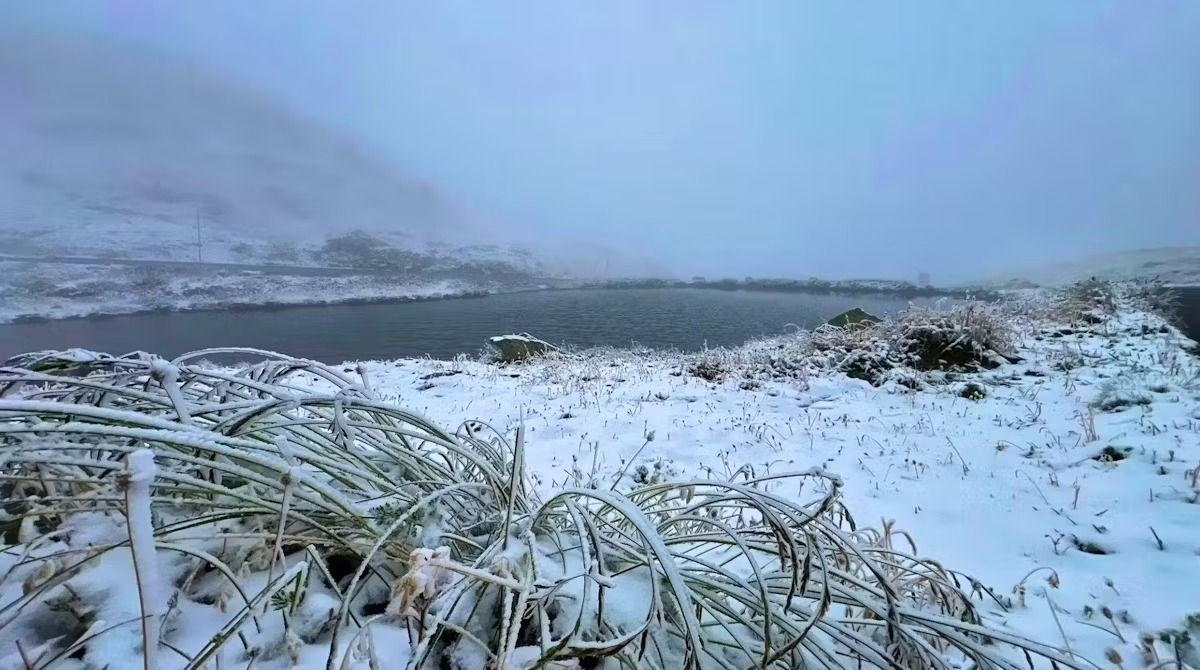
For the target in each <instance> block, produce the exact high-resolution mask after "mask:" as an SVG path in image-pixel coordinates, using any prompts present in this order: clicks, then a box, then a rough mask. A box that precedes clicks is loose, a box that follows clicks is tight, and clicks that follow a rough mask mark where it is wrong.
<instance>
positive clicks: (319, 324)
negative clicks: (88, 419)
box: [0, 288, 1200, 363]
mask: <svg viewBox="0 0 1200 670" xmlns="http://www.w3.org/2000/svg"><path fill="white" fill-rule="evenodd" d="M1180 296H1181V298H1182V317H1183V319H1184V320H1185V321H1186V324H1187V328H1188V331H1189V332H1190V334H1191V336H1192V337H1193V338H1197V337H1200V332H1197V331H1200V288H1194V289H1181V290H1180ZM935 301H936V299H929V298H919V299H915V300H912V301H910V300H907V299H904V298H900V297H896V296H888V295H859V296H850V295H824V294H807V293H771V292H757V291H754V292H747V291H720V290H705V289H619V290H572V291H543V292H533V293H514V294H507V295H494V296H487V297H483V298H465V299H455V300H439V301H431V302H414V303H385V304H366V305H364V304H358V305H329V306H320V307H286V308H270V309H250V310H237V311H201V312H178V313H155V314H135V315H128V316H114V317H105V318H92V319H72V320H65V321H44V322H39V323H23V324H11V325H0V360H3V359H5V358H8V357H9V356H12V355H14V354H18V353H22V352H26V351H36V350H42V349H64V348H68V347H83V348H87V349H93V350H97V351H105V352H109V353H114V354H121V353H126V352H129V351H134V350H138V349H141V350H144V351H150V352H154V353H157V354H160V355H163V356H176V355H178V354H181V353H184V352H187V351H192V350H195V349H203V348H208V347H218V346H243V347H255V348H260V349H269V350H273V351H280V352H283V353H287V354H291V355H293V356H301V357H305V358H312V359H316V360H320V361H325V362H329V363H340V362H342V361H346V360H355V359H375V358H400V357H420V356H431V357H434V358H450V357H453V356H454V355H455V354H460V353H468V354H470V353H475V352H478V351H479V350H480V349H482V348H483V347H484V346H485V342H486V340H487V338H488V337H489V336H492V335H502V334H506V333H513V332H521V331H528V332H530V333H533V334H534V335H537V336H539V337H542V338H544V339H546V340H549V341H551V342H554V343H556V344H562V345H568V346H572V347H593V346H600V345H611V346H628V345H631V344H639V345H643V346H649V347H655V348H662V349H681V350H692V351H694V350H698V349H702V348H704V346H706V345H708V346H716V345H734V344H740V343H742V342H745V341H746V340H748V339H752V338H755V337H759V336H762V335H771V334H777V333H780V332H783V331H784V330H786V329H787V328H788V324H795V325H797V326H800V327H805V328H811V327H813V326H816V325H819V324H820V323H822V322H824V321H825V320H827V319H829V317H831V316H833V315H835V314H838V313H840V312H843V311H845V310H847V309H849V308H851V307H856V306H858V307H862V308H863V309H865V310H867V311H868V312H871V313H873V314H878V315H881V316H882V315H886V314H893V313H895V312H897V311H899V310H902V309H904V308H905V307H907V306H908V305H909V304H910V302H911V304H915V305H929V304H931V303H933V302H935Z"/></svg>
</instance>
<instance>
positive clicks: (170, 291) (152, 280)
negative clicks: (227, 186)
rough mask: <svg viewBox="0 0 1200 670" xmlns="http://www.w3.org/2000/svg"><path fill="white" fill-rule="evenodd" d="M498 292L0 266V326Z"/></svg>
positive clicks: (446, 284) (465, 286) (336, 279)
mask: <svg viewBox="0 0 1200 670" xmlns="http://www.w3.org/2000/svg"><path fill="white" fill-rule="evenodd" d="M497 288H499V287H497V286H492V285H490V284H486V283H477V282H471V281H466V280H457V279H439V280H424V279H418V278H413V277H409V276H405V275H368V274H364V275H341V276H333V277H322V276H305V275H284V274H246V273H238V272H226V271H204V270H203V269H198V270H197V272H195V273H188V272H182V271H179V270H171V271H166V270H155V269H149V268H144V267H130V266H122V265H72V264H61V265H58V264H36V263H18V262H4V261H0V323H7V322H11V321H15V320H20V319H23V318H30V317H38V318H51V319H61V318H70V317H80V316H89V315H95V314H130V313H134V312H144V311H158V310H165V311H185V310H195V309H228V308H235V307H246V306H254V305H272V304H286V305H321V304H331V303H338V302H353V301H359V300H362V301H386V300H419V299H435V298H444V297H452V296H460V295H463V294H466V293H474V292H480V291H491V290H496V289H497Z"/></svg>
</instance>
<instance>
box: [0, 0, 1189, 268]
mask: <svg viewBox="0 0 1200 670" xmlns="http://www.w3.org/2000/svg"><path fill="white" fill-rule="evenodd" d="M5 21H6V23H7V28H6V29H8V30H13V31H19V32H21V33H23V34H24V35H25V36H30V35H33V36H36V37H39V38H41V37H46V38H53V39H56V40H62V41H68V42H71V41H79V42H93V43H105V44H109V45H116V46H117V47H119V48H122V49H124V48H129V49H131V50H132V51H131V53H136V54H138V57H140V58H145V59H150V60H154V59H156V54H162V55H163V56H164V57H167V58H170V59H175V60H178V61H179V62H186V63H188V64H189V66H191V67H194V68H196V69H197V70H199V71H203V72H205V73H206V76H209V77H211V78H213V79H215V80H219V81H228V82H231V84H232V85H236V86H239V87H244V88H248V89H250V90H252V91H255V92H256V93H257V94H258V95H260V96H261V97H262V98H263V99H265V100H268V101H271V102H272V104H278V105H280V106H281V107H283V108H285V109H286V110H288V112H289V113H290V114H292V115H294V116H296V117H297V118H303V119H308V120H311V121H312V122H314V123H316V124H319V125H321V126H324V127H325V128H328V129H329V130H330V131H331V132H332V133H334V134H337V135H340V136H342V137H344V138H346V140H347V141H348V142H351V143H353V144H354V145H356V146H357V147H358V148H359V150H361V151H363V152H365V153H366V154H369V155H372V156H373V157H374V158H376V159H378V160H380V161H382V162H385V163H387V164H390V165H391V166H394V167H395V169H396V170H397V171H398V173H399V174H403V175H406V176H408V177H410V178H412V179H414V180H418V181H420V182H421V183H423V184H427V185H428V186H429V188H431V189H432V190H434V191H436V192H437V193H438V194H440V195H441V197H444V198H445V199H446V200H447V201H448V202H449V203H451V205H452V207H453V208H454V210H455V211H456V212H457V213H458V214H457V215H458V216H459V217H461V218H462V219H463V220H465V221H467V222H468V224H467V225H468V227H469V228H470V229H472V230H477V231H484V232H481V233H480V234H481V235H482V234H486V235H487V236H489V237H490V238H497V239H504V240H513V241H518V242H521V243H523V244H527V245H531V246H534V247H536V248H538V249H539V250H541V251H543V252H544V253H547V254H562V255H564V257H569V256H570V254H572V253H576V254H578V253H581V250H582V252H586V253H587V254H591V255H601V256H605V257H608V256H609V255H610V254H611V256H612V257H615V258H619V259H620V261H619V262H621V263H624V264H625V266H626V267H627V268H629V270H628V271H629V272H639V273H651V272H652V273H670V274H675V275H681V276H690V275H693V274H703V275H708V276H719V275H728V276H739V277H740V276H744V275H753V276H810V275H817V276H823V277H831V278H837V277H851V276H884V277H898V278H912V277H914V276H915V275H916V273H917V272H919V271H928V272H931V273H932V274H933V276H934V279H935V281H939V280H940V281H958V280H965V279H971V278H976V277H981V276H984V275H987V274H988V273H994V272H999V271H1002V270H1006V269H1011V268H1013V267H1020V266H1022V265H1028V264H1035V263H1042V262H1047V261H1052V260H1055V259H1060V258H1068V257H1077V256H1080V255H1084V254H1088V253H1095V252H1109V251H1118V250H1123V249H1133V248H1147V247H1157V246H1170V245H1183V244H1198V243H1200V40H1198V39H1196V35H1200V3H1196V2H1192V1H1190V0H1122V1H1109V2H1100V1H1089V2H1084V1H1063V2H1046V1H1045V0H1009V1H1007V2H1001V3H954V2H917V1H909V2H902V3H899V2H896V3H865V4H864V3H807V2H796V1H795V0H781V1H779V2H709V1H700V0H687V1H677V2H676V1H671V2H668V1H662V2H604V3H566V2H557V1H554V0H539V1H530V2H520V3H508V2H505V3H500V2H493V3H481V2H469V1H465V2H459V1H451V0H438V1H437V2H388V1H380V2H367V1H363V2H353V3H334V2H327V3H297V2H290V1H277V2H252V3H248V2H241V1H237V0H232V1H227V0H218V1H211V2H204V3H158V2H152V1H150V0H123V1H122V2H112V3H106V2H56V3H19V4H11V5H10V6H8V7H6V8H5ZM32 65H33V64H32V63H31V66H32ZM78 67H79V68H80V71H81V72H84V73H86V72H87V68H88V67H89V64H88V63H83V62H81V63H78ZM136 85H137V84H136V82H134V88H136ZM152 90H153V89H151V95H148V96H147V97H146V101H147V104H150V105H152V104H153V99H154V96H153V95H152ZM143 93H145V92H143ZM0 118H2V117H0ZM2 160H3V159H0V161H2ZM353 224H354V221H341V222H338V225H350V226H353Z"/></svg>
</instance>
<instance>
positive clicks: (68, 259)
mask: <svg viewBox="0 0 1200 670" xmlns="http://www.w3.org/2000/svg"><path fill="white" fill-rule="evenodd" d="M3 261H7V262H12V263H65V264H70V265H130V266H141V267H159V268H168V269H174V270H187V271H198V270H199V271H206V272H217V271H228V272H261V273H263V274H277V275H301V276H308V277H340V276H345V275H364V274H377V275H402V274H406V273H404V272H402V271H398V270H387V269H379V268H330V267H315V266H311V265H278V264H247V263H197V262H195V261H164V260H150V259H134V258H92V257H86V256H13V255H9V254H0V262H3Z"/></svg>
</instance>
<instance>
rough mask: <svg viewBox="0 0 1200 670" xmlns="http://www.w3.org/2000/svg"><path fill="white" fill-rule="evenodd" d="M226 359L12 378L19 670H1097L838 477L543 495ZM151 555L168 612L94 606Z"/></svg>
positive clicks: (428, 438) (495, 464)
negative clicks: (1018, 622)
mask: <svg viewBox="0 0 1200 670" xmlns="http://www.w3.org/2000/svg"><path fill="white" fill-rule="evenodd" d="M210 353H218V352H216V351H214V352H197V353H195V354H190V355H187V356H184V357H181V358H180V359H177V360H175V361H173V362H171V363H169V364H168V363H165V362H164V361H161V360H156V359H152V358H150V357H146V356H132V357H125V358H109V357H100V356H95V355H87V354H84V353H82V352H64V353H59V354H43V355H38V356H32V357H28V358H25V359H23V360H22V361H21V362H20V363H21V367H19V368H8V369H5V370H3V373H2V374H0V395H2V396H4V399H0V435H2V436H3V437H2V438H0V476H2V477H3V479H2V485H3V487H4V494H5V495H4V498H5V499H6V500H7V501H8V504H7V506H6V513H7V515H8V516H7V521H6V522H5V526H4V530H5V535H4V538H5V543H6V544H7V545H9V546H8V548H7V549H6V550H5V551H4V553H3V554H2V556H3V558H4V562H3V563H0V589H2V591H0V594H2V595H3V598H2V600H0V638H2V639H3V640H6V641H7V640H18V641H19V645H18V648H19V654H17V655H16V656H12V657H10V658H7V659H6V658H4V657H0V665H2V664H3V663H6V662H9V661H11V662H12V663H13V665H12V666H11V667H16V668H22V669H23V668H39V669H40V668H58V667H62V668H90V667H96V668H99V667H105V665H106V664H107V665H108V666H109V667H113V668H116V667H130V666H131V665H133V661H132V660H131V659H138V661H139V662H138V663H137V664H138V665H140V661H141V659H142V657H143V655H144V654H143V652H142V649H143V648H144V643H143V638H144V637H147V636H149V638H150V639H149V643H148V644H149V646H150V647H152V648H155V649H157V650H158V657H159V659H158V662H159V667H167V666H170V667H183V668H204V667H222V668H229V667H249V666H250V665H253V664H254V663H255V662H261V663H264V664H265V663H267V662H269V661H271V660H272V659H277V660H279V659H282V660H283V661H284V662H290V663H292V664H298V665H300V666H301V667H325V668H328V669H330V670H332V669H333V668H348V667H352V666H354V667H357V666H356V665H355V664H361V665H362V667H371V668H378V667H398V666H397V663H401V662H403V660H404V658H407V659H408V662H409V663H410V665H412V666H416V667H430V668H439V667H452V668H475V667H479V668H482V667H492V668H527V667H547V668H549V667H558V668H566V667H591V666H593V665H595V664H598V663H604V664H605V665H606V666H610V667H617V666H620V667H629V668H634V667H639V668H640V667H659V668H679V667H685V668H688V667H703V668H748V667H780V668H785V667H787V668H796V667H824V668H840V667H877V668H953V667H974V668H1020V667H1027V666H1026V664H1027V663H1029V664H1037V665H1046V666H1049V665H1051V664H1054V665H1057V667H1063V668H1082V667H1093V666H1091V665H1090V664H1088V663H1085V662H1084V661H1081V660H1080V659H1079V658H1077V657H1075V656H1074V655H1072V654H1070V653H1068V652H1066V651H1060V650H1058V649H1056V648H1054V647H1052V646H1048V645H1045V644H1041V643H1037V642H1033V641H1030V640H1027V639H1023V638H1021V637H1019V636H1017V635H1015V634H1012V633H1009V632H1007V631H1005V630H1003V629H1001V628H993V627H987V626H985V625H984V624H983V623H982V620H981V618H980V616H979V614H978V613H977V611H976V610H977V603H979V602H982V601H981V600H980V599H983V600H984V601H988V602H991V603H992V604H993V605H1000V601H999V599H997V598H994V597H993V596H992V595H991V593H990V592H989V591H987V590H986V589H984V588H983V587H982V586H980V585H979V584H978V583H977V582H975V581H974V580H971V579H970V578H966V577H963V576H962V575H960V574H958V573H956V572H954V571H952V570H949V569H947V568H945V567H943V566H941V565H940V564H938V563H937V562H935V561H932V560H928V559H918V558H915V557H914V556H912V555H911V554H910V553H908V552H907V551H905V550H903V549H901V548H900V547H897V546H895V545H894V544H893V541H894V540H895V539H896V538H901V537H904V535H903V534H902V533H899V532H897V531H895V530H894V529H892V528H891V527H890V526H885V527H884V528H882V529H878V530H868V529H863V528H860V527H858V526H857V525H856V524H855V522H854V521H853V519H852V517H851V515H850V512H849V510H847V509H846V508H845V507H844V506H843V504H842V502H841V489H842V483H841V480H840V479H839V478H838V477H836V476H834V475H832V474H829V473H827V472H825V471H823V470H821V469H811V470H804V471H799V472H786V473H785V472H769V471H762V470H758V471H756V470H755V469H754V468H751V467H748V466H747V467H743V468H740V469H738V470H736V471H735V472H733V473H732V475H731V476H730V477H729V478H728V479H727V480H725V481H718V480H691V481H680V482H672V483H657V484H650V485H645V486H641V487H639V488H635V489H633V490H628V491H621V492H619V491H618V490H617V489H618V488H619V487H618V483H619V482H620V475H618V476H617V477H616V478H614V479H613V480H612V481H603V480H599V481H598V480H597V479H596V478H595V477H594V476H593V477H591V478H588V479H584V478H582V477H580V476H579V474H578V473H577V474H576V475H575V477H574V479H573V481H569V482H567V485H566V486H564V487H562V488H559V489H558V490H556V491H555V492H554V493H553V494H552V495H550V496H548V497H546V498H545V499H542V498H540V497H539V495H538V494H537V493H536V492H535V489H534V487H533V486H532V485H531V483H530V482H529V481H527V479H526V475H525V471H524V464H523V461H524V447H523V442H524V436H523V429H519V430H518V431H517V433H516V436H515V439H514V441H512V442H511V443H510V442H509V441H508V440H506V438H505V436H504V435H501V434H499V433H498V432H496V431H494V430H492V429H491V428H490V427H488V426H486V425H484V424H481V423H475V422H470V421H468V422H466V423H464V424H462V425H461V426H459V428H458V429H457V430H456V431H454V432H448V431H445V430H443V429H441V428H439V427H437V426H435V425H433V423H431V422H430V421H428V420H426V419H424V418H422V417H421V416H419V415H417V414H415V413H412V412H408V411H405V410H403V409H400V408H398V407H396V406H395V405H393V404H391V403H388V402H384V401H382V400H380V399H379V398H378V397H377V396H376V394H375V393H373V392H372V390H371V385H370V383H369V379H367V374H366V372H365V371H364V369H363V368H361V367H360V368H359V370H358V373H357V375H356V376H349V375H347V374H344V373H342V372H339V371H337V370H335V369H332V368H329V367H326V366H322V365H319V364H316V363H312V362H309V361H303V360H295V359H290V358H284V357H279V356H277V355H269V354H265V352H256V353H260V354H264V355H267V356H268V358H269V360H268V361H267V362H264V363H262V364H259V365H255V366H251V367H248V368H244V369H240V370H238V371H228V370H223V369H218V368H213V367H210V366H207V365H205V364H203V363H201V362H198V361H201V360H202V359H203V358H204V357H205V356H207V355H210ZM746 355H747V356H748V357H750V358H751V359H752V362H755V363H756V364H757V363H758V362H761V361H762V360H770V358H769V357H767V358H765V359H764V358H763V357H762V356H763V354H760V353H753V352H751V353H748V354H746ZM313 376H315V377H318V378H320V379H321V380H322V384H323V385H325V386H327V387H328V388H330V389H332V390H331V391H330V392H315V391H312V390H310V389H311V384H309V383H308V382H307V380H305V381H301V377H304V378H309V379H311V378H312V377H313ZM645 437H646V441H647V442H650V441H652V440H653V439H654V436H653V434H652V433H649V434H647V435H646V436H645ZM147 454H153V460H154V464H153V466H151V465H149V464H148V463H146V456H147ZM126 461H130V462H131V465H130V466H129V470H128V471H127V469H126V467H127V466H126V464H125V463H126ZM148 473H149V474H153V477H154V478H153V482H152V485H150V486H149V487H148V493H149V501H150V511H151V512H152V518H153V534H154V545H153V547H152V549H150V548H148V547H147V543H145V542H144V541H143V540H144V537H139V535H142V534H143V531H144V530H145V528H144V524H143V523H142V522H140V521H138V522H135V521H136V520H138V519H144V516H142V514H141V512H140V511H139V509H138V505H137V501H138V500H141V499H142V498H143V496H142V495H141V494H140V493H138V491H139V489H138V486H145V483H144V480H142V479H139V477H146V476H148ZM594 474H595V473H593V475H594ZM139 482H140V483H139ZM126 519H130V521H129V522H128V523H127V522H126ZM131 541H132V545H133V551H132V552H131V551H130V544H131ZM908 542H909V543H911V540H909V541H908ZM906 544H907V543H906ZM910 550H911V551H912V552H914V553H915V551H916V549H915V546H911V547H910ZM148 551H150V552H152V553H154V554H156V556H155V557H154V559H153V560H154V561H155V562H156V565H155V567H156V568H157V570H156V572H158V573H159V574H158V577H157V578H158V579H160V580H161V586H163V587H164V588H166V589H167V590H168V591H170V594H169V595H167V594H153V593H146V592H145V585H142V586H141V588H140V590H137V592H135V590H133V589H132V587H131V585H130V583H129V582H128V581H127V582H126V583H125V584H123V585H122V586H123V587H124V588H121V589H114V588H112V584H108V585H107V588H105V585H102V584H97V583H96V582H97V577H98V576H99V577H100V578H101V579H109V580H111V579H117V580H120V579H127V578H128V576H129V575H132V576H134V577H138V578H139V580H140V578H141V577H143V576H146V575H147V574H149V573H147V572H146V571H145V570H144V569H143V568H142V565H143V563H144V562H145V561H146V560H147V559H146V556H145V554H146V553H147V552H148ZM131 561H132V564H131ZM133 566H137V567H133ZM139 584H140V582H139ZM156 602H158V603H164V604H162V605H161V606H160V607H159V608H158V609H157V610H155V611H154V612H152V613H149V614H147V613H146V612H145V610H146V609H150V608H151V607H152V604H153V603H156ZM205 604H209V605H213V606H214V607H215V608H216V609H217V610H219V611H220V615H219V616H207V617H201V616H199V615H197V614H196V612H197V608H199V607H200V606H201V605H205ZM210 610H211V608H209V610H205V611H210ZM147 617H151V618H153V619H154V620H155V621H156V622H161V624H162V625H161V630H162V633H161V637H159V638H158V639H154V633H153V632H152V631H153V630H154V629H155V628H157V626H156V625H151V626H141V625H139V622H140V621H142V620H143V619H145V618H147ZM201 621H203V622H204V623H199V622H201ZM51 624H53V625H51ZM205 626H207V627H205ZM198 628H199V630H198ZM388 631H392V632H393V637H391V638H388V635H387V632H388ZM396 631H403V635H404V638H405V639H407V640H408V647H407V648H405V649H401V650H399V651H400V653H399V655H398V653H397V652H398V650H397V649H396V648H391V647H390V648H388V651H387V664H385V665H381V660H380V659H381V656H382V655H383V654H384V652H383V651H382V649H381V648H380V647H379V646H378V645H379V644H381V643H380V642H378V641H377V638H378V637H380V636H382V638H380V639H393V640H395V639H398V638H396V637H394V634H395V632H396ZM314 646H315V647H316V648H317V649H319V650H322V651H321V653H320V654H319V655H320V658H316V657H315V656H314V655H313V653H312V649H313V647H314ZM145 656H147V657H148V656H149V654H145ZM147 662H149V661H147Z"/></svg>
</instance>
